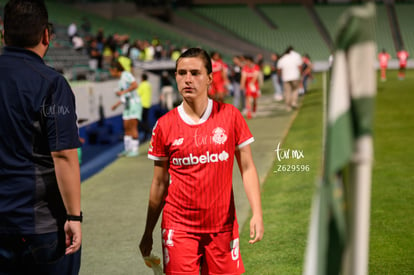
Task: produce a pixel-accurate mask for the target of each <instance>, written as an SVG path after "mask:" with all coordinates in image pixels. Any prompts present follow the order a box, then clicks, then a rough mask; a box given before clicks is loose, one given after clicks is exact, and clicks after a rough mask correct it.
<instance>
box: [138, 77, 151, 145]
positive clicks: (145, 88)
mask: <svg viewBox="0 0 414 275" xmlns="http://www.w3.org/2000/svg"><path fill="white" fill-rule="evenodd" d="M137 93H138V95H139V96H140V97H141V102H142V120H141V123H140V126H141V128H142V130H143V132H144V139H143V141H145V140H147V138H150V137H151V133H152V129H151V127H150V125H149V116H148V115H149V110H150V108H151V105H152V86H151V83H150V82H149V81H148V75H147V74H146V73H143V74H142V75H141V83H139V85H138V89H137Z"/></svg>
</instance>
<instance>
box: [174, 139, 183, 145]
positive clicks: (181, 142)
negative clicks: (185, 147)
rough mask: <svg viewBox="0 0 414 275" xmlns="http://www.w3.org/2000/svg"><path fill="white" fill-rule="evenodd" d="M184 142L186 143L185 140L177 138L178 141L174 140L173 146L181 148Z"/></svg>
mask: <svg viewBox="0 0 414 275" xmlns="http://www.w3.org/2000/svg"><path fill="white" fill-rule="evenodd" d="M183 142H184V138H177V139H176V140H174V142H173V144H172V146H179V145H181V144H183Z"/></svg>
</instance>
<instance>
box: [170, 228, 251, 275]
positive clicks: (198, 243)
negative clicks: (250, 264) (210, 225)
mask: <svg viewBox="0 0 414 275" xmlns="http://www.w3.org/2000/svg"><path fill="white" fill-rule="evenodd" d="M234 231H235V233H233V232H220V233H187V232H182V231H174V230H171V229H163V230H162V247H163V255H164V272H165V274H166V275H178V274H180V275H182V274H191V275H199V274H201V275H207V274H210V275H213V274H217V275H218V274H221V275H239V274H242V273H244V272H245V271H244V266H243V262H242V259H241V256H240V247H239V234H238V232H236V231H237V230H234ZM200 268H201V269H200ZM200 270H201V273H200Z"/></svg>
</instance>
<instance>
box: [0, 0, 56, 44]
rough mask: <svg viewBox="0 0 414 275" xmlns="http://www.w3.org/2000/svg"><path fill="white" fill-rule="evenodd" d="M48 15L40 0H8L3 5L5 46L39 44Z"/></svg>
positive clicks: (46, 24) (46, 25) (46, 26)
mask: <svg viewBox="0 0 414 275" xmlns="http://www.w3.org/2000/svg"><path fill="white" fill-rule="evenodd" d="M48 20H49V15H48V12H47V8H46V5H45V3H44V2H43V1H42V0H10V1H9V2H8V3H7V4H6V6H5V7H4V20H3V24H4V42H5V44H6V45H7V46H15V47H23V48H25V47H34V46H36V45H37V44H39V42H40V39H41V38H42V35H43V33H44V30H45V28H49V33H50V31H51V28H50V26H51V25H50V24H49V23H48Z"/></svg>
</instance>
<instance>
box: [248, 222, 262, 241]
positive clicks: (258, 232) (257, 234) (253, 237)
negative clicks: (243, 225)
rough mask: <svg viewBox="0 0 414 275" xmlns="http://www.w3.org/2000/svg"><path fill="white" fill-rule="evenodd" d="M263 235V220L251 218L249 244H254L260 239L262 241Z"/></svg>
mask: <svg viewBox="0 0 414 275" xmlns="http://www.w3.org/2000/svg"><path fill="white" fill-rule="evenodd" d="M263 234H264V226H263V218H262V217H261V216H260V217H257V216H253V217H252V218H251V220H250V240H249V243H250V244H254V243H256V242H258V241H260V240H261V239H263Z"/></svg>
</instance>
